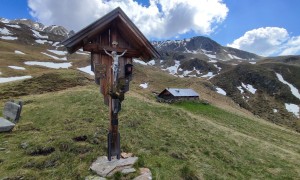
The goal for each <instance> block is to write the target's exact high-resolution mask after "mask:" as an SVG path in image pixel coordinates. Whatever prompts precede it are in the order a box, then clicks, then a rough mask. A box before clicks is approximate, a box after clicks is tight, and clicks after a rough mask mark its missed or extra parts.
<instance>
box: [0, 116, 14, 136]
mask: <svg viewBox="0 0 300 180" xmlns="http://www.w3.org/2000/svg"><path fill="white" fill-rule="evenodd" d="M14 127H15V124H14V123H12V122H10V121H9V120H7V119H4V118H1V117H0V132H8V131H11V130H12V129H13V128H14Z"/></svg>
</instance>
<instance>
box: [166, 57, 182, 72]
mask: <svg viewBox="0 0 300 180" xmlns="http://www.w3.org/2000/svg"><path fill="white" fill-rule="evenodd" d="M179 66H180V61H177V60H175V65H173V66H170V67H168V68H166V69H163V70H165V71H169V73H170V74H172V75H175V74H177V73H178V68H179Z"/></svg>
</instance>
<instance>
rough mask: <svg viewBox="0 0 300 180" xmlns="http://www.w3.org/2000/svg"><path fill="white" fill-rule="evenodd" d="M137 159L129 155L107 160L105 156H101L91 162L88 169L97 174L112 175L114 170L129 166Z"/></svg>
mask: <svg viewBox="0 0 300 180" xmlns="http://www.w3.org/2000/svg"><path fill="white" fill-rule="evenodd" d="M137 160H138V157H129V158H127V159H119V160H118V159H112V160H111V161H108V159H107V157H106V156H101V157H99V158H98V159H97V160H96V161H95V162H93V164H92V165H91V167H90V169H91V170H93V171H94V172H95V173H97V174H98V175H99V176H102V177H107V176H112V175H113V174H114V173H115V172H118V171H122V170H124V169H128V168H131V166H132V165H133V164H134V163H135V162H136V161H137Z"/></svg>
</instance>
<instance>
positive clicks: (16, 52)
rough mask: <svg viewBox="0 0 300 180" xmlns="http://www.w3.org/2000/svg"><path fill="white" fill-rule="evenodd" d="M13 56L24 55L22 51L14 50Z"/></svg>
mask: <svg viewBox="0 0 300 180" xmlns="http://www.w3.org/2000/svg"><path fill="white" fill-rule="evenodd" d="M15 54H21V55H25V53H23V52H22V51H18V50H15Z"/></svg>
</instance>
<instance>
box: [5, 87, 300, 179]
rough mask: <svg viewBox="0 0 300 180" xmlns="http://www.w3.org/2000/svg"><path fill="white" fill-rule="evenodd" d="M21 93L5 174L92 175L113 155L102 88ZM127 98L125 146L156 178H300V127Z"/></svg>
mask: <svg viewBox="0 0 300 180" xmlns="http://www.w3.org/2000/svg"><path fill="white" fill-rule="evenodd" d="M22 99H23V100H24V101H25V105H24V108H23V112H22V118H21V121H20V122H19V124H18V125H17V127H16V128H15V129H14V131H13V132H12V133H2V134H0V147H1V148H5V150H4V151H2V152H1V154H0V163H1V165H0V179H1V178H4V177H11V178H13V177H18V176H19V177H20V176H21V177H24V178H25V179H41V178H42V179H83V178H84V177H86V176H87V175H91V174H92V172H91V171H89V170H88V168H89V166H90V165H91V163H92V162H93V161H94V160H95V159H96V158H97V157H98V156H101V155H106V134H107V127H108V108H107V107H106V106H105V105H103V99H102V96H101V95H100V94H99V92H98V88H97V87H95V86H85V87H76V88H73V89H69V90H65V91H60V92H56V93H54V92H53V93H46V94H42V95H30V96H24V97H23V98H22ZM122 105H123V106H122V111H121V113H120V116H119V120H120V123H119V124H120V125H119V128H120V133H121V149H122V151H125V152H133V153H134V154H135V155H137V156H138V157H139V158H140V161H139V163H138V165H137V166H145V167H149V168H150V169H151V171H152V173H153V178H154V179H184V178H185V179H201V178H204V179H249V178H255V179H273V178H278V179H285V178H287V179H297V178H299V177H300V174H299V173H300V172H299V168H298V167H299V166H300V142H299V137H300V136H299V134H296V133H294V132H291V131H288V130H284V129H280V128H277V127H276V126H270V125H268V124H266V123H261V122H259V121H254V120H251V119H245V118H242V117H240V116H237V115H234V114H231V113H228V112H226V111H224V110H221V109H218V108H216V107H213V106H210V105H202V104H199V103H187V102H183V103H179V104H176V105H165V104H159V103H156V102H154V101H152V100H147V99H144V98H143V97H142V96H141V97H139V96H135V95H133V94H132V93H130V94H128V95H127V96H126V100H125V101H124V102H123V104H122ZM0 108H2V107H0ZM74 139H82V141H75V140H74ZM118 177H119V176H118ZM122 178H123V179H126V178H127V179H128V177H121V179H122Z"/></svg>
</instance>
